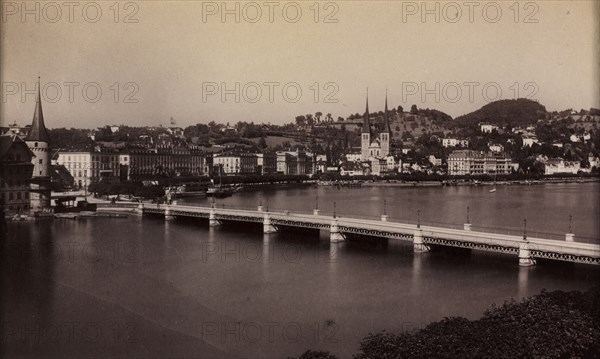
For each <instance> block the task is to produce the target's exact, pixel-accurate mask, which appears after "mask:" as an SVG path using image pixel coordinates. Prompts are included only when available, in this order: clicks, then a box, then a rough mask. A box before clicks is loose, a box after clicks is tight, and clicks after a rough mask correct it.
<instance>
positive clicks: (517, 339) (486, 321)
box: [299, 287, 600, 359]
mask: <svg viewBox="0 0 600 359" xmlns="http://www.w3.org/2000/svg"><path fill="white" fill-rule="evenodd" d="M335 358H336V357H335V356H334V355H331V354H329V353H328V352H315V351H310V350H309V351H307V352H305V353H304V354H302V355H301V356H300V358H299V359H335ZM403 358H423V359H425V358H448V359H450V358H511V359H512V358H600V288H599V287H596V288H593V289H590V290H588V291H587V292H584V293H582V292H579V291H571V292H563V291H553V292H547V291H545V290H542V292H541V293H540V294H538V295H535V296H533V297H530V298H525V299H523V301H521V302H516V301H514V300H512V301H508V302H505V303H504V304H503V305H501V306H496V305H493V306H492V307H491V308H490V309H488V310H487V311H485V313H484V314H483V316H482V317H481V319H478V320H468V319H465V318H460V317H454V318H445V319H443V320H441V321H439V322H435V323H431V324H429V325H428V326H427V327H425V328H424V329H421V330H417V331H414V332H410V333H400V334H394V333H389V332H386V331H383V332H380V333H375V334H373V333H370V334H369V335H368V336H366V337H365V338H363V340H362V341H361V343H360V349H359V353H358V354H356V355H354V356H353V359H403Z"/></svg>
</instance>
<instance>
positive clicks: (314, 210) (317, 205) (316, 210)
mask: <svg viewBox="0 0 600 359" xmlns="http://www.w3.org/2000/svg"><path fill="white" fill-rule="evenodd" d="M313 214H314V215H315V216H317V215H319V194H318V193H317V195H316V196H315V209H313Z"/></svg>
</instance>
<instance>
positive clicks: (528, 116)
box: [455, 98, 548, 127]
mask: <svg viewBox="0 0 600 359" xmlns="http://www.w3.org/2000/svg"><path fill="white" fill-rule="evenodd" d="M547 115H548V112H547V111H546V107H544V106H543V105H541V104H540V103H538V102H536V101H532V100H529V99H524V98H520V99H517V100H500V101H495V102H492V103H489V104H487V105H485V106H483V107H482V108H480V109H479V110H477V111H475V112H471V113H469V114H467V115H463V116H460V117H457V118H456V119H455V121H456V123H457V124H458V125H466V126H468V125H472V124H477V123H480V122H487V123H491V124H494V125H498V126H501V127H504V126H507V125H508V126H512V127H515V126H523V125H529V124H533V123H536V122H537V120H539V119H543V118H545V117H546V116H547Z"/></svg>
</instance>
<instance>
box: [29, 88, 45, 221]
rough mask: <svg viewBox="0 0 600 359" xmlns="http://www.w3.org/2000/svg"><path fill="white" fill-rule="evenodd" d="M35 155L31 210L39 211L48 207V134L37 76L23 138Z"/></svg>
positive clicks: (33, 211)
mask: <svg viewBox="0 0 600 359" xmlns="http://www.w3.org/2000/svg"><path fill="white" fill-rule="evenodd" d="M25 142H26V143H27V146H28V147H29V149H30V150H31V151H32V152H33V154H34V155H35V157H33V158H32V159H31V161H32V162H33V176H32V179H31V189H30V192H31V198H30V199H31V212H32V213H35V212H40V211H43V210H46V209H49V208H50V195H51V187H50V136H49V135H48V131H47V130H46V126H45V124H44V112H43V111H42V96H41V89H40V78H39V77H38V93H37V99H36V102H35V112H34V114H33V122H32V124H31V132H30V133H29V135H28V136H27V139H26V140H25Z"/></svg>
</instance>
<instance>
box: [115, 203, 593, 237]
mask: <svg viewBox="0 0 600 359" xmlns="http://www.w3.org/2000/svg"><path fill="white" fill-rule="evenodd" d="M123 205H124V206H126V207H130V208H133V207H136V206H137V204H129V203H127V204H121V203H119V204H116V206H123ZM104 206H106V205H104ZM177 206H178V207H182V208H189V209H190V210H194V209H200V208H203V209H201V211H202V210H204V211H205V210H206V209H208V208H210V205H208V206H206V205H205V206H197V205H190V204H178V205H177ZM160 208H166V205H164V204H162V205H160ZM215 208H216V209H217V210H232V211H245V212H248V213H250V212H252V213H255V212H256V211H257V209H258V206H239V205H236V206H231V205H227V204H224V203H217V204H216V205H215ZM266 211H267V206H266V204H265V203H263V212H266ZM268 211H269V212H270V213H273V214H286V213H289V214H297V215H307V216H313V211H312V210H297V209H294V210H289V209H287V208H280V207H273V206H270V207H269V208H268ZM333 214H334V213H333V211H329V210H328V211H320V212H319V215H320V216H323V217H333ZM335 215H336V217H337V218H339V219H341V220H342V219H349V220H372V221H378V222H379V223H380V224H382V225H383V224H385V223H386V222H384V221H381V215H363V214H361V215H356V214H352V213H347V212H346V211H345V210H344V209H343V208H342V209H341V211H336V213H335ZM387 222H388V223H394V224H405V225H409V226H415V225H417V223H420V225H421V226H430V227H439V228H445V229H454V230H462V229H463V226H464V223H455V222H453V223H449V222H440V221H433V220H431V219H427V218H422V219H420V220H415V219H414V218H402V217H395V216H388V219H387ZM471 229H472V231H474V232H482V233H489V234H500V235H508V236H518V237H522V236H523V228H518V227H494V226H485V225H481V224H477V223H473V224H472V227H471ZM527 236H528V238H544V239H552V240H560V241H564V240H565V233H557V232H549V231H540V230H535V229H527ZM575 238H576V239H575V240H576V242H578V243H593V244H597V243H600V238H594V237H585V236H579V235H577V234H576V237H575Z"/></svg>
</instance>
